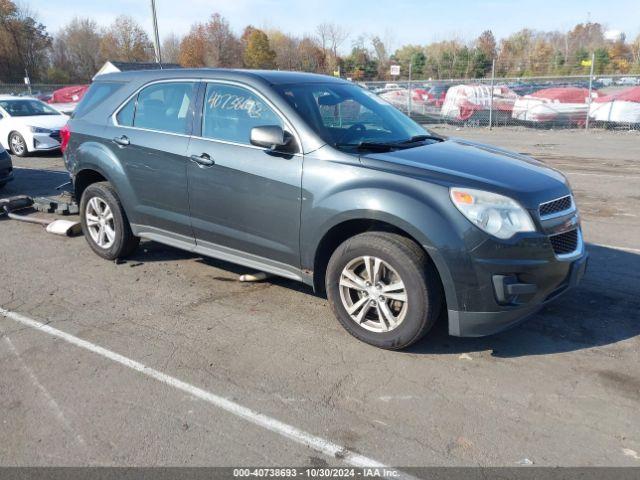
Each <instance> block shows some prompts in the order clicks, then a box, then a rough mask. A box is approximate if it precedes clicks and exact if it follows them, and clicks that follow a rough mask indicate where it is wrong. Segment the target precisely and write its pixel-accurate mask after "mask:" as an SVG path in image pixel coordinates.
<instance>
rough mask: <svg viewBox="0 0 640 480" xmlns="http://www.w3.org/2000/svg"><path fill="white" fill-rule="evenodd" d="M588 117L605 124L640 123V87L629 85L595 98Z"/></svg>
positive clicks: (628, 124) (626, 124)
mask: <svg viewBox="0 0 640 480" xmlns="http://www.w3.org/2000/svg"><path fill="white" fill-rule="evenodd" d="M589 117H590V118H591V119H592V120H593V121H595V122H602V123H603V124H605V125H625V126H633V125H640V87H631V88H627V89H624V90H622V91H619V92H615V93H612V94H611V95H606V96H602V97H599V98H597V99H595V100H594V101H593V102H592V103H591V108H590V109H589Z"/></svg>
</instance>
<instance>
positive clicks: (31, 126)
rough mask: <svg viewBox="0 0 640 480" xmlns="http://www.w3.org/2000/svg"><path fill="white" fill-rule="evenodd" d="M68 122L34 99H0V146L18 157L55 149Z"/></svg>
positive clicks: (9, 97) (11, 97) (60, 114)
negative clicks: (61, 131)
mask: <svg viewBox="0 0 640 480" xmlns="http://www.w3.org/2000/svg"><path fill="white" fill-rule="evenodd" d="M68 119H69V117H67V116H66V115H63V114H62V113H60V112H59V111H58V110H56V109H54V108H53V107H51V106H49V105H47V104H46V103H44V102H41V101H40V100H38V99H36V98H25V97H14V96H7V95H0V144H1V145H2V146H3V147H4V148H5V149H7V150H10V151H11V153H13V154H14V155H16V156H18V157H24V156H26V155H28V154H29V153H32V152H41V151H50V150H56V149H59V148H60V130H61V129H62V127H64V125H65V124H66V123H67V120H68Z"/></svg>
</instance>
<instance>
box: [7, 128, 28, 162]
mask: <svg viewBox="0 0 640 480" xmlns="http://www.w3.org/2000/svg"><path fill="white" fill-rule="evenodd" d="M9 149H10V150H11V153H13V154H14V155H15V156H17V157H24V156H26V155H27V154H28V153H29V150H28V149H27V142H25V140H24V138H23V137H22V135H20V134H19V133H18V132H12V133H11V135H9Z"/></svg>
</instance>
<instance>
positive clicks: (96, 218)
mask: <svg viewBox="0 0 640 480" xmlns="http://www.w3.org/2000/svg"><path fill="white" fill-rule="evenodd" d="M80 221H81V223H82V231H83V233H84V236H85V238H86V240H87V243H88V244H89V246H90V247H91V249H92V250H93V251H94V252H95V253H97V254H98V255H99V256H101V257H102V258H106V259H107V260H115V259H116V258H124V257H126V256H128V255H130V254H131V253H133V251H134V250H135V249H136V248H137V247H138V243H139V242H140V239H139V238H138V237H135V236H134V235H133V233H132V232H131V226H130V225H129V220H128V219H127V215H126V214H125V212H124V209H123V208H122V204H121V203H120V199H119V198H118V195H117V194H116V192H115V190H114V189H113V187H112V186H111V184H110V183H108V182H99V183H94V184H91V185H89V186H88V187H87V189H86V190H85V191H84V193H83V194H82V199H81V201H80Z"/></svg>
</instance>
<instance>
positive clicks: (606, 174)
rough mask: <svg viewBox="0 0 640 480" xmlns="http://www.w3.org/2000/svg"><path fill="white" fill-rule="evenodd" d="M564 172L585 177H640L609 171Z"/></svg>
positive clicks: (638, 176)
mask: <svg viewBox="0 0 640 480" xmlns="http://www.w3.org/2000/svg"><path fill="white" fill-rule="evenodd" d="M562 173H566V174H567V175H577V176H583V177H603V178H627V179H628V178H640V175H633V174H631V175H612V174H609V173H596V172H593V173H590V172H572V171H569V170H563V171H562Z"/></svg>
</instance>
